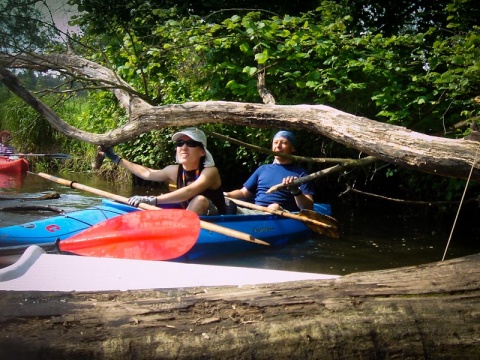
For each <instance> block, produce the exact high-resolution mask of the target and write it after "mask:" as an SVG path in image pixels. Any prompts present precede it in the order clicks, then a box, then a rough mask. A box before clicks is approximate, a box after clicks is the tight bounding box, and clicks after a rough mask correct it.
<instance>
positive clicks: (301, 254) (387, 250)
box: [0, 173, 480, 275]
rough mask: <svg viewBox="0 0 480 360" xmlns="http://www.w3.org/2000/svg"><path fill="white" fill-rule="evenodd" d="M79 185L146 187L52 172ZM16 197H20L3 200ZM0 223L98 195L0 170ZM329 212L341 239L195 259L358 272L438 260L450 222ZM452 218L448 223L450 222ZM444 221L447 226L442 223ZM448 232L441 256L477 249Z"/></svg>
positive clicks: (401, 212)
mask: <svg viewBox="0 0 480 360" xmlns="http://www.w3.org/2000/svg"><path fill="white" fill-rule="evenodd" d="M53 175H55V176H58V177H61V178H63V179H68V180H75V181H77V182H78V183H80V184H83V185H87V186H90V187H94V188H97V189H101V190H104V191H108V192H112V193H116V194H118V195H122V196H125V197H129V196H131V195H133V194H145V193H147V192H148V191H149V189H146V188H129V187H127V188H125V187H121V186H118V185H119V184H113V183H112V182H107V181H105V180H103V179H101V178H99V177H97V176H94V175H85V174H74V175H71V174H67V175H62V174H60V175H57V174H53ZM51 192H58V193H60V195H61V196H60V198H58V199H52V200H36V199H38V198H39V197H40V196H42V195H44V194H47V193H51ZM12 197H17V198H19V199H16V200H13V199H6V198H12ZM0 199H1V201H0V208H1V210H2V211H0V227H4V226H9V225H16V224H22V223H25V222H30V221H33V220H36V219H40V218H45V217H49V216H57V214H56V213H54V212H52V211H39V210H28V211H21V212H18V211H15V212H12V211H8V209H7V208H8V207H12V206H42V207H43V206H47V205H48V206H50V207H53V208H56V209H61V210H64V211H66V212H69V211H75V210H79V209H83V208H86V207H89V206H94V205H98V204H99V203H100V201H101V197H99V196H97V195H94V194H91V193H88V192H85V191H82V190H77V189H71V188H69V187H67V186H64V185H61V184H57V183H55V182H52V181H49V180H46V179H43V178H41V177H39V176H37V175H35V174H32V173H29V174H26V175H23V176H12V175H4V174H0ZM332 210H333V213H332V216H333V217H335V218H336V219H337V220H338V221H339V223H340V225H341V228H342V232H343V235H342V237H341V238H340V239H331V238H328V237H324V236H321V235H312V237H311V238H308V239H298V241H295V242H292V243H290V244H289V245H288V246H283V247H277V248H266V247H265V248H263V247H260V248H259V249H258V251H252V252H248V253H243V254H236V255H234V256H228V257H227V256H225V257H222V258H209V259H202V260H198V261H197V262H198V263H202V264H212V265H229V266H241V267H254V268H264V269H277V270H290V271H304V272H313V273H321V274H335V275H346V274H349V273H354V272H359V271H370V270H381V269H389V268H395V267H402V266H411V265H420V264H423V263H428V262H434V261H441V260H442V258H443V256H444V253H445V251H446V250H445V249H446V248H447V243H448V240H449V236H450V232H451V226H448V224H445V223H443V224H439V223H436V222H432V221H428V220H426V219H425V218H424V217H423V216H408V217H406V216H405V207H399V206H387V205H385V204H369V205H366V206H361V207H359V206H358V205H355V206H353V205H351V204H349V203H348V202H344V203H340V202H339V203H338V204H337V203H334V204H332ZM453 220H454V219H448V221H447V223H451V224H452V226H453ZM445 225H447V226H445ZM455 233H456V231H453V236H452V238H451V240H450V243H449V244H448V250H447V251H446V255H445V259H446V260H447V259H451V258H456V257H460V256H464V255H470V254H475V253H478V252H479V251H480V244H479V242H478V237H477V238H472V237H471V236H468V239H467V240H468V241H466V238H465V236H464V235H462V236H455Z"/></svg>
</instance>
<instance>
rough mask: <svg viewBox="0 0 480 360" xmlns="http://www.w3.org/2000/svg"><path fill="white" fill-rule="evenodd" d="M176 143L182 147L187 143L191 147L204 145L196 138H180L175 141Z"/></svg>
mask: <svg viewBox="0 0 480 360" xmlns="http://www.w3.org/2000/svg"><path fill="white" fill-rule="evenodd" d="M175 143H176V144H177V147H182V146H183V145H185V144H187V146H188V147H190V148H194V147H198V146H202V143H201V142H198V141H195V140H178V141H175Z"/></svg>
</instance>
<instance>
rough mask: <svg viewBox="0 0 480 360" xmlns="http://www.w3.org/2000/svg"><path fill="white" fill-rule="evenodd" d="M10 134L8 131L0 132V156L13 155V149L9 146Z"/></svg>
mask: <svg viewBox="0 0 480 360" xmlns="http://www.w3.org/2000/svg"><path fill="white" fill-rule="evenodd" d="M11 138H12V133H11V132H10V131H8V130H2V131H0V142H1V143H0V155H13V154H15V149H14V148H13V146H11V145H10V139H11Z"/></svg>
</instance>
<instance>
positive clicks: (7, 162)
mask: <svg viewBox="0 0 480 360" xmlns="http://www.w3.org/2000/svg"><path fill="white" fill-rule="evenodd" d="M27 171H28V161H27V159H25V158H20V159H11V158H10V157H8V156H0V172H2V173H17V174H20V173H26V172H27Z"/></svg>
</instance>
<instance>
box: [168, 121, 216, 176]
mask: <svg viewBox="0 0 480 360" xmlns="http://www.w3.org/2000/svg"><path fill="white" fill-rule="evenodd" d="M182 136H188V137H189V138H190V139H192V140H195V141H198V142H199V143H202V145H203V150H205V160H204V161H203V166H204V167H212V166H215V161H213V156H212V154H210V151H208V150H207V137H206V136H205V133H204V132H203V131H202V130H199V129H197V128H194V127H190V128H186V129H185V130H182V131H179V132H177V133H175V134H173V136H172V140H173V141H177V140H179V139H180V138H181V137H182ZM175 161H176V162H177V163H178V162H179V161H178V157H176V159H175Z"/></svg>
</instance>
